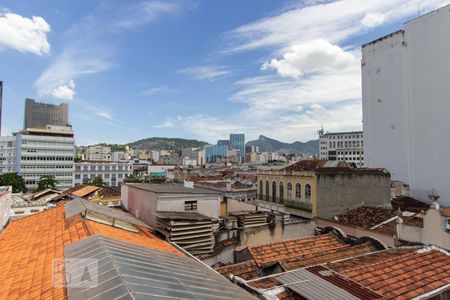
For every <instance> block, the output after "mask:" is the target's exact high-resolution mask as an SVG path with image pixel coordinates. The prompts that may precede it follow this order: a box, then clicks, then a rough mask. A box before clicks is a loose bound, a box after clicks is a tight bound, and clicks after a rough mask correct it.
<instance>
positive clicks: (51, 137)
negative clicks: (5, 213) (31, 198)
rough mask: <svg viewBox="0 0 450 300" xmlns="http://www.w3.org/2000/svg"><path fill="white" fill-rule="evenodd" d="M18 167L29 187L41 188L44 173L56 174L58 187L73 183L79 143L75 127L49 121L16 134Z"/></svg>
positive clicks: (30, 188)
mask: <svg viewBox="0 0 450 300" xmlns="http://www.w3.org/2000/svg"><path fill="white" fill-rule="evenodd" d="M14 137H15V139H16V149H15V150H16V159H15V160H16V162H15V171H16V172H17V173H18V174H19V175H21V176H22V177H23V178H24V180H25V185H26V187H27V188H28V189H29V190H34V189H36V188H37V184H38V182H39V179H40V177H41V176H54V177H55V179H56V180H57V181H58V184H57V188H58V189H65V188H69V187H71V186H72V176H73V159H74V155H75V143H74V138H73V131H72V127H69V126H53V125H47V126H46V128H28V129H27V130H23V131H21V132H19V133H16V134H15V136H14Z"/></svg>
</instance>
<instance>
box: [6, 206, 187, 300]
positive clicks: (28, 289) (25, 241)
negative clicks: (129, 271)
mask: <svg viewBox="0 0 450 300" xmlns="http://www.w3.org/2000/svg"><path fill="white" fill-rule="evenodd" d="M64 212H65V209H64V206H63V205H59V206H57V207H56V208H53V209H50V210H47V211H43V212H41V213H37V214H34V215H31V216H28V217H24V218H21V219H18V220H16V221H12V222H11V223H10V224H9V225H8V227H6V228H5V230H4V231H2V233H1V234H0V253H2V255H0V265H1V266H2V267H1V268H0V282H1V283H2V284H1V285H0V299H18V298H28V299H39V298H40V299H44V298H45V299H47V298H53V299H66V298H67V295H66V293H65V289H64V288H54V287H53V286H52V261H53V259H57V258H63V257H64V253H63V252H64V246H67V245H71V244H73V243H75V242H77V241H80V240H83V239H85V238H87V237H89V236H91V235H94V234H101V235H104V236H107V237H111V238H115V239H118V240H121V241H125V242H128V243H132V244H135V245H140V246H143V247H146V248H149V249H154V250H158V251H163V252H167V253H172V254H176V255H183V254H182V253H181V252H180V251H178V250H177V249H176V248H175V247H174V246H172V245H170V244H169V243H167V242H166V241H163V240H161V239H159V238H158V237H156V236H155V235H154V234H153V233H152V231H151V230H150V229H148V228H144V227H139V226H138V227H137V228H138V229H139V231H138V232H131V231H128V230H124V229H120V228H117V227H112V226H109V225H105V224H101V223H99V222H96V221H92V220H88V219H85V218H83V217H78V218H74V219H71V220H66V219H65V216H64Z"/></svg>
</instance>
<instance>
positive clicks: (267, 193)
mask: <svg viewBox="0 0 450 300" xmlns="http://www.w3.org/2000/svg"><path fill="white" fill-rule="evenodd" d="M269 195H270V192H269V182H268V181H266V201H269Z"/></svg>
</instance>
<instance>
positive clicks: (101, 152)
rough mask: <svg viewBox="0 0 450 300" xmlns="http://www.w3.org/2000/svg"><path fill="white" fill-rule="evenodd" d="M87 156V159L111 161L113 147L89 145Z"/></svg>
mask: <svg viewBox="0 0 450 300" xmlns="http://www.w3.org/2000/svg"><path fill="white" fill-rule="evenodd" d="M85 157H86V160H101V161H111V149H110V148H109V147H105V146H101V145H95V146H88V147H87V148H86V155H85Z"/></svg>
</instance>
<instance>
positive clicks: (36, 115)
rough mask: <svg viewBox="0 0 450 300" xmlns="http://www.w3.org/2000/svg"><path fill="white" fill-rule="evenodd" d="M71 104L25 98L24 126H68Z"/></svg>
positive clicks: (25, 127)
mask: <svg viewBox="0 0 450 300" xmlns="http://www.w3.org/2000/svg"><path fill="white" fill-rule="evenodd" d="M68 124H69V106H68V104H67V103H62V104H60V105H54V104H46V103H39V102H36V101H34V100H33V99H26V100H25V116H24V126H23V127H24V128H23V129H25V130H26V129H28V128H45V127H46V126H47V125H55V126H67V125H68Z"/></svg>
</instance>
